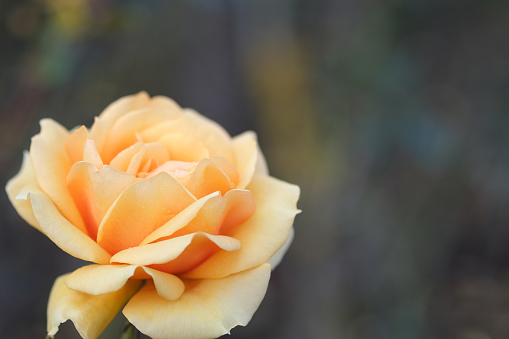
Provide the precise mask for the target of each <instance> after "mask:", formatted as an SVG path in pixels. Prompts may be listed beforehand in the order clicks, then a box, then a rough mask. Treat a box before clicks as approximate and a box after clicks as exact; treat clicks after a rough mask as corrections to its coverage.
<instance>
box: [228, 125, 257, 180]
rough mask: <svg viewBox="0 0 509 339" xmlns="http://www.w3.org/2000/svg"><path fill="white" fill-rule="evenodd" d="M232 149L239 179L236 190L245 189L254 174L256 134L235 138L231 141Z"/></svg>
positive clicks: (245, 133)
mask: <svg viewBox="0 0 509 339" xmlns="http://www.w3.org/2000/svg"><path fill="white" fill-rule="evenodd" d="M232 149H233V154H234V155H235V162H236V164H237V170H238V172H239V177H240V178H239V182H238V184H237V188H246V186H247V185H248V184H249V182H250V181H251V178H252V177H253V175H254V173H255V170H256V162H257V160H258V142H257V141H256V134H255V133H254V132H251V131H248V132H244V133H242V134H240V135H238V136H236V137H235V138H233V140H232Z"/></svg>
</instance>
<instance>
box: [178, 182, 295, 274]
mask: <svg viewBox="0 0 509 339" xmlns="http://www.w3.org/2000/svg"><path fill="white" fill-rule="evenodd" d="M247 189H249V190H250V191H251V192H252V193H253V196H254V200H255V203H256V211H255V213H254V214H253V216H252V217H251V218H249V219H248V220H247V221H245V222H244V223H243V224H242V225H240V226H239V227H233V228H231V230H230V232H221V233H222V234H224V235H228V236H231V237H233V238H235V239H237V240H239V241H240V244H241V248H240V249H239V250H238V251H235V252H225V251H220V252H217V253H215V254H214V255H213V256H211V257H210V258H209V259H207V260H206V261H205V262H204V263H203V264H201V265H200V266H198V267H197V268H195V269H193V270H192V271H190V272H189V273H186V274H185V275H184V277H188V278H222V277H225V276H227V275H229V274H232V273H236V272H240V271H243V270H246V269H250V268H252V267H255V266H258V265H260V264H262V263H265V262H267V260H269V259H270V258H271V257H272V256H273V255H274V254H275V253H276V252H277V251H278V250H279V249H280V248H281V247H282V246H283V244H284V243H285V242H286V240H287V239H288V237H289V235H290V231H291V229H292V226H293V220H294V218H295V215H296V214H297V213H298V210H297V208H296V204H297V200H298V198H299V194H300V190H299V187H298V186H296V185H292V184H289V183H286V182H284V181H281V180H278V179H275V178H272V177H266V176H260V175H255V176H254V177H253V180H252V181H251V183H250V185H249V186H248V187H247Z"/></svg>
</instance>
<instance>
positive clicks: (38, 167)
mask: <svg viewBox="0 0 509 339" xmlns="http://www.w3.org/2000/svg"><path fill="white" fill-rule="evenodd" d="M67 138H68V132H67V130H66V129H65V128H63V127H62V126H61V125H59V124H58V123H57V122H55V121H53V120H51V119H43V120H41V133H39V134H38V135H36V136H35V137H33V138H32V144H31V146H30V156H31V157H32V163H33V165H34V170H35V174H36V177H37V182H38V183H39V185H40V187H41V188H42V190H43V191H44V192H45V193H46V194H47V195H48V196H49V197H50V198H51V200H53V202H54V203H55V205H57V207H58V209H59V210H60V211H61V212H62V215H63V216H64V217H66V218H67V219H68V220H69V221H70V222H71V223H72V224H73V225H74V226H75V227H76V228H78V229H79V230H81V231H82V232H84V233H86V232H87V230H86V228H85V224H84V223H83V220H82V219H81V216H80V213H79V211H78V209H77V207H76V205H75V204H74V201H73V199H72V197H71V194H70V193H69V191H68V190H67V182H66V179H67V174H68V173H69V170H70V169H71V160H70V159H69V156H68V154H67V152H66V149H65V144H66V141H67Z"/></svg>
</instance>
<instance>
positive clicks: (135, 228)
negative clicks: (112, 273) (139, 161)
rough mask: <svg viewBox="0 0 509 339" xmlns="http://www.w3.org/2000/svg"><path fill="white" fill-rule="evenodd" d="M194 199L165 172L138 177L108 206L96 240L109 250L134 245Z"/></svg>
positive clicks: (114, 250)
mask: <svg viewBox="0 0 509 339" xmlns="http://www.w3.org/2000/svg"><path fill="white" fill-rule="evenodd" d="M195 200H196V199H195V198H194V197H193V196H192V195H191V193H189V191H187V190H186V189H185V188H184V186H182V185H181V184H180V183H179V182H178V181H177V180H175V179H174V178H173V177H171V176H170V175H169V174H167V173H164V172H161V173H159V174H157V175H155V176H154V177H151V178H147V179H143V180H141V181H138V182H137V183H135V184H133V185H131V186H129V187H128V188H127V189H126V190H125V191H124V192H123V193H122V194H121V195H120V196H119V197H118V199H117V200H116V201H115V202H114V203H113V205H112V206H111V207H110V209H109V210H108V212H107V214H106V216H105V217H104V218H103V221H102V223H101V225H100V226H99V232H98V235H97V242H98V243H99V244H100V245H101V247H103V248H104V249H106V250H107V251H108V252H109V253H111V254H115V253H117V252H119V251H121V250H123V249H126V248H129V247H134V246H137V245H139V244H140V243H141V241H142V240H143V239H145V238H146V237H147V236H148V235H149V234H150V233H152V232H153V231H154V230H155V229H157V228H158V227H160V226H162V225H164V224H165V223H166V222H167V221H168V220H170V219H171V218H173V217H174V216H175V215H177V214H178V213H179V212H181V211H182V210H183V209H184V208H186V207H187V206H189V205H190V204H192V203H193V202H194V201H195Z"/></svg>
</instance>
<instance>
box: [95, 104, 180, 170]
mask: <svg viewBox="0 0 509 339" xmlns="http://www.w3.org/2000/svg"><path fill="white" fill-rule="evenodd" d="M176 115H177V113H176V112H173V111H170V110H167V109H162V108H159V107H152V106H149V107H146V108H143V109H140V110H138V111H133V112H131V113H128V114H126V115H124V116H122V117H121V118H120V119H118V120H117V121H116V122H115V124H114V125H113V126H112V127H111V129H110V131H109V133H108V138H107V140H106V143H105V145H104V146H105V147H104V150H103V153H102V155H103V159H104V160H105V161H106V163H108V162H109V161H111V159H113V158H114V157H115V155H116V154H118V153H119V152H120V151H121V150H123V149H125V148H127V147H129V146H131V145H133V144H135V143H136V142H137V141H138V134H139V133H141V132H142V131H143V130H145V129H147V128H149V127H151V126H154V125H157V124H160V123H162V122H164V121H167V120H172V119H175V118H176Z"/></svg>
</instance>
